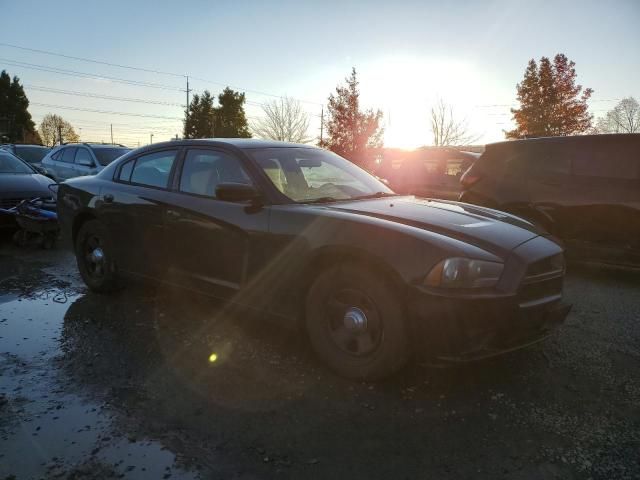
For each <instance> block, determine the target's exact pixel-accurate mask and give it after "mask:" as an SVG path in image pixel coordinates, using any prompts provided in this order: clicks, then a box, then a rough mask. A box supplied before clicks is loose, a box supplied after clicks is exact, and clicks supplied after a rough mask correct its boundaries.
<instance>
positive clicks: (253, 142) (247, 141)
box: [148, 138, 317, 150]
mask: <svg viewBox="0 0 640 480" xmlns="http://www.w3.org/2000/svg"><path fill="white" fill-rule="evenodd" d="M188 145H218V146H219V145H230V146H233V147H236V148H240V149H242V150H248V149H254V148H300V147H302V148H317V147H315V146H313V145H308V144H303V143H292V142H280V141H277V140H262V139H258V138H191V139H182V140H170V141H168V142H159V143H154V144H152V145H148V147H158V146H188Z"/></svg>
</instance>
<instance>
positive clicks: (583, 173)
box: [572, 137, 640, 262]
mask: <svg viewBox="0 0 640 480" xmlns="http://www.w3.org/2000/svg"><path fill="white" fill-rule="evenodd" d="M583 143H586V144H585V145H583V146H582V148H580V150H578V151H576V153H575V156H574V158H573V181H574V183H575V188H574V189H575V191H576V197H577V198H576V200H575V201H574V204H575V206H574V208H573V214H574V215H575V216H576V217H577V218H581V219H583V220H582V221H581V222H579V224H578V225H576V228H575V230H574V231H573V232H572V234H573V238H574V239H575V240H576V241H578V242H581V243H584V244H585V247H588V248H589V251H590V252H591V255H592V256H597V257H600V259H602V260H607V259H609V260H612V261H618V260H620V261H622V262H624V257H625V256H628V255H638V254H640V252H637V251H635V252H634V250H637V249H638V246H639V243H638V242H639V240H638V239H639V238H640V210H639V208H640V202H639V201H640V188H639V187H640V181H639V179H640V171H638V170H639V168H638V167H639V165H638V164H639V163H640V162H639V161H638V155H637V153H636V152H634V151H633V149H632V148H627V146H626V145H625V143H624V140H622V139H620V140H617V141H616V142H611V141H607V139H606V138H604V137H603V138H602V139H600V138H594V139H593V140H591V141H589V142H588V143H587V142H583ZM586 244H589V245H586Z"/></svg>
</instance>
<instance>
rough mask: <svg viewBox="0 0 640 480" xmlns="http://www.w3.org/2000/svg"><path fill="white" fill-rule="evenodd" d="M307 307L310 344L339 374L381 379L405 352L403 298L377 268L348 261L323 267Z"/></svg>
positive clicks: (397, 365)
mask: <svg viewBox="0 0 640 480" xmlns="http://www.w3.org/2000/svg"><path fill="white" fill-rule="evenodd" d="M305 310H306V311H305V324H306V329H307V333H308V335H309V340H310V342H311V345H312V346H313V348H314V350H315V351H316V353H317V355H318V356H319V357H320V358H321V359H322V360H323V361H324V362H325V363H326V364H327V365H328V366H329V367H330V368H331V369H333V370H334V371H336V372H337V373H339V374H340V375H343V376H345V377H348V378H357V379H370V380H375V379H380V378H383V377H386V376H388V375H391V374H392V373H394V372H396V371H397V370H399V369H400V368H401V367H402V366H403V365H404V364H405V363H406V361H407V359H408V358H409V346H408V340H407V332H406V326H405V319H404V314H403V312H404V310H403V308H402V304H401V302H400V299H399V297H398V294H397V292H396V289H395V288H394V285H393V284H392V283H391V282H390V281H389V280H388V279H386V278H384V277H383V276H382V275H379V274H377V273H376V272H371V271H368V270H367V269H364V268H361V267H359V266H357V265H349V264H347V265H343V266H336V267H332V268H329V269H327V270H325V271H324V272H322V273H321V274H320V275H319V276H318V278H317V279H316V281H315V282H314V283H313V285H312V287H311V289H310V290H309V293H308V296H307V301H306V308H305Z"/></svg>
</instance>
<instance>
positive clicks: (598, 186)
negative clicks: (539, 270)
mask: <svg viewBox="0 0 640 480" xmlns="http://www.w3.org/2000/svg"><path fill="white" fill-rule="evenodd" d="M460 181H461V184H462V188H463V192H462V193H461V195H460V200H461V201H463V202H467V203H474V204H476V205H483V206H487V207H491V208H496V209H499V210H504V211H507V212H510V213H514V214H516V215H519V216H520V217H523V218H525V219H528V220H530V221H531V222H533V223H536V224H538V225H540V226H542V227H544V228H545V229H546V230H548V231H549V232H550V233H552V234H553V235H555V236H557V237H559V238H560V239H562V240H563V241H564V242H565V243H566V245H567V249H568V254H569V256H573V257H579V258H581V259H586V260H592V261H596V262H605V263H614V264H622V265H635V266H640V134H616V135H584V136H575V137H552V138H536V139H528V140H516V141H511V142H501V143H494V144H492V145H487V147H486V150H485V152H484V154H483V155H482V156H481V157H480V158H479V159H478V161H476V162H475V163H474V165H473V166H472V167H471V168H470V169H469V170H468V171H467V172H466V173H465V174H464V175H463V177H462V178H461V180H460Z"/></svg>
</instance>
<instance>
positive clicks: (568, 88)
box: [506, 53, 593, 138]
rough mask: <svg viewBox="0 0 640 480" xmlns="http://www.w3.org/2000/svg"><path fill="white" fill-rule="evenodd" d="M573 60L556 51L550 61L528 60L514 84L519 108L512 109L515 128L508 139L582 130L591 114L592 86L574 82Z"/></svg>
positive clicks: (557, 134) (587, 128) (507, 133)
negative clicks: (589, 103)
mask: <svg viewBox="0 0 640 480" xmlns="http://www.w3.org/2000/svg"><path fill="white" fill-rule="evenodd" d="M576 77H577V75H576V70H575V62H572V61H569V59H568V58H567V57H566V56H565V55H563V54H561V53H559V54H558V55H556V56H555V57H554V59H553V63H552V62H551V61H550V60H549V58H547V57H542V58H541V59H540V64H539V65H538V64H537V63H536V61H535V60H534V59H531V60H529V64H528V65H527V69H526V70H525V72H524V79H523V80H522V82H521V83H519V84H518V85H517V87H516V88H517V91H518V101H519V102H520V108H512V109H511V113H512V114H513V120H514V121H515V122H516V125H517V127H516V128H515V129H514V130H511V131H509V132H506V136H507V138H530V137H557V136H563V135H576V134H580V133H584V132H586V131H587V130H589V129H590V128H591V121H592V120H593V116H592V115H591V114H590V113H589V111H588V109H589V106H588V105H587V100H589V98H590V97H591V94H592V93H593V90H592V89H591V88H585V89H584V91H583V89H582V85H576Z"/></svg>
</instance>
